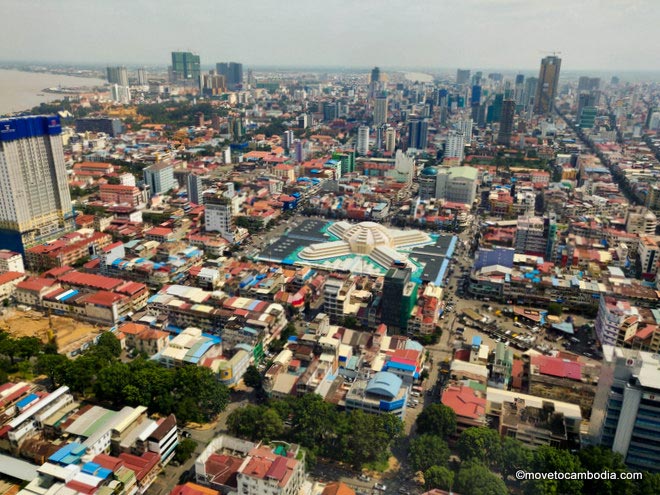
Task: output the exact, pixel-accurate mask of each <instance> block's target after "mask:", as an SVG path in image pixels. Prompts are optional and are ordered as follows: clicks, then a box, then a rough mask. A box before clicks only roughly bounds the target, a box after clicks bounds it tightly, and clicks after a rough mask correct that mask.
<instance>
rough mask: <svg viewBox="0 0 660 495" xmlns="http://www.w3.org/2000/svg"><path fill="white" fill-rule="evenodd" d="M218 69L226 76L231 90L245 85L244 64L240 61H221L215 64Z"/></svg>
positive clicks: (219, 72)
mask: <svg viewBox="0 0 660 495" xmlns="http://www.w3.org/2000/svg"><path fill="white" fill-rule="evenodd" d="M215 68H216V71H217V72H218V74H220V75H221V76H225V81H226V82H227V88H228V89H230V90H233V91H235V90H237V89H240V88H241V87H242V85H243V64H240V63H238V62H220V63H217V64H215Z"/></svg>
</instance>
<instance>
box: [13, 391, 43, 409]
mask: <svg viewBox="0 0 660 495" xmlns="http://www.w3.org/2000/svg"><path fill="white" fill-rule="evenodd" d="M38 398H39V396H38V395H36V394H30V395H28V396H27V397H24V398H23V399H21V400H19V401H18V402H17V403H16V407H18V408H19V409H22V408H24V407H25V406H27V405H28V404H30V403H31V402H34V401H35V400H37V399H38Z"/></svg>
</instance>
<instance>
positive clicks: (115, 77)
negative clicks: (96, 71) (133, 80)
mask: <svg viewBox="0 0 660 495" xmlns="http://www.w3.org/2000/svg"><path fill="white" fill-rule="evenodd" d="M106 73H107V75H108V82H109V83H110V84H118V85H119V86H128V71H127V70H126V67H108V68H107V69H106Z"/></svg>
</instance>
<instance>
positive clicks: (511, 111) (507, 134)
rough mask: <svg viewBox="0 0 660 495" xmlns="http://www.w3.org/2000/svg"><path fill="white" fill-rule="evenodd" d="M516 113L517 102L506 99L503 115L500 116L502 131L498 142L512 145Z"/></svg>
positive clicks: (498, 135)
mask: <svg viewBox="0 0 660 495" xmlns="http://www.w3.org/2000/svg"><path fill="white" fill-rule="evenodd" d="M515 113H516V102H515V101H514V100H504V101H503V102H502V115H501V116H500V131H499V133H498V134H497V144H502V145H504V146H510V145H511V134H512V133H513V117H514V115H515Z"/></svg>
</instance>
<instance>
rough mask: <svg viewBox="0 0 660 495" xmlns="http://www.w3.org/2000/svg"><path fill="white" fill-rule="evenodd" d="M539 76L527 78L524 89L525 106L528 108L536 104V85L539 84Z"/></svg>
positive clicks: (523, 102)
mask: <svg viewBox="0 0 660 495" xmlns="http://www.w3.org/2000/svg"><path fill="white" fill-rule="evenodd" d="M538 82H539V80H538V78H537V77H528V78H527V79H525V89H524V90H523V101H522V104H523V106H524V107H525V108H526V109H527V108H529V107H530V106H531V105H533V104H534V97H535V96H536V86H537V85H538Z"/></svg>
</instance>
